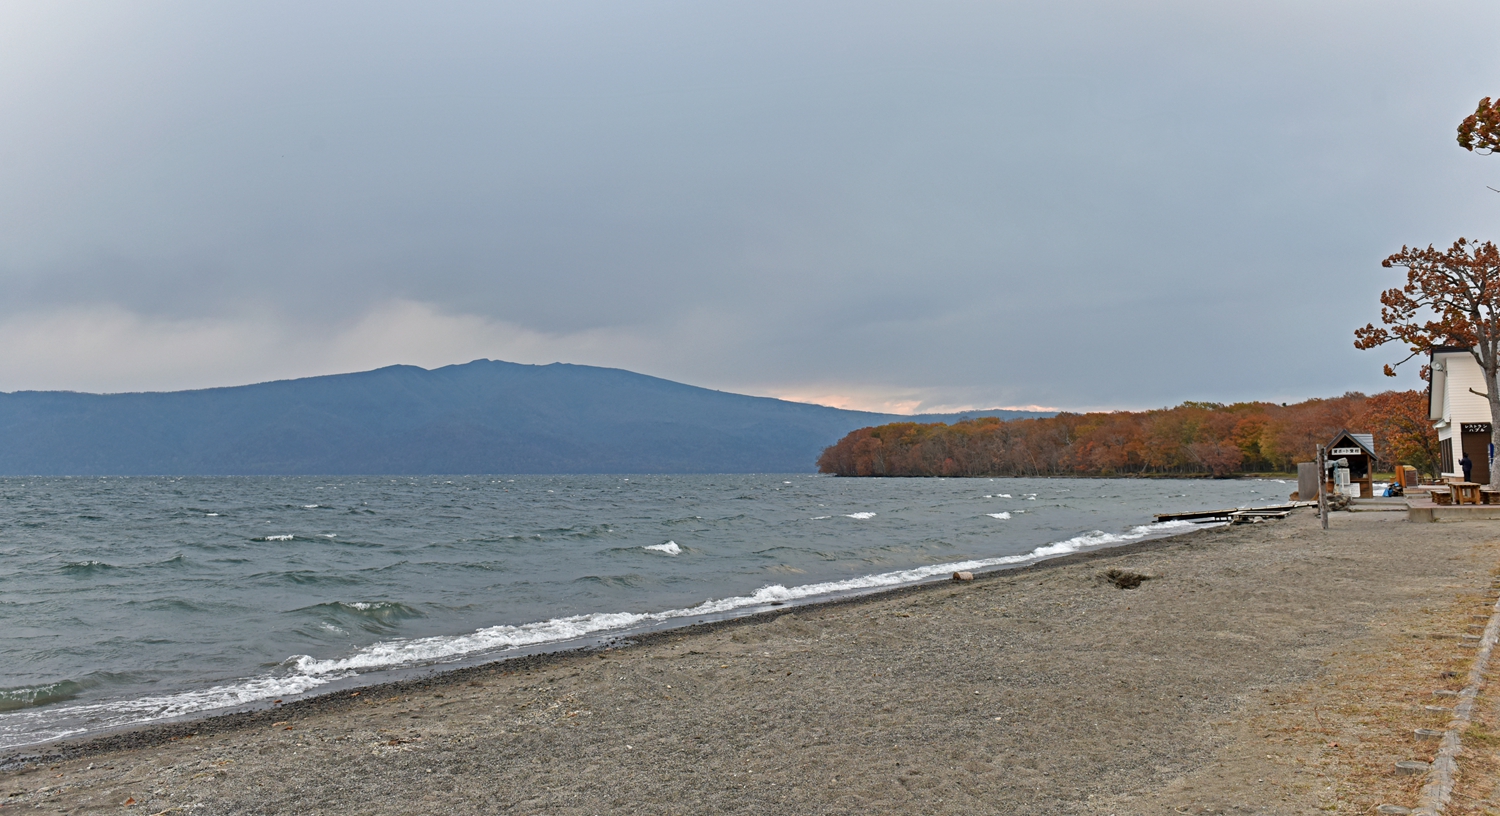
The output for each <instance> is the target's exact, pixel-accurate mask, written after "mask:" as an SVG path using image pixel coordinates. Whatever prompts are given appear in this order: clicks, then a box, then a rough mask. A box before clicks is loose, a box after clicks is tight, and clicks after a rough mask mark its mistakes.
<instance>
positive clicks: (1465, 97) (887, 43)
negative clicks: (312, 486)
mask: <svg viewBox="0 0 1500 816" xmlns="http://www.w3.org/2000/svg"><path fill="white" fill-rule="evenodd" d="M0 23H3V24H0V155H3V156H4V157H5V158H4V161H3V162H0V286H3V287H4V292H5V296H4V297H3V298H0V348H3V349H4V351H3V352H0V390H17V389H26V388H59V387H61V388H73V389H80V390H109V391H115V390H140V389H163V388H182V387H196V386H206V385H223V384H231V383H241V382H251V381H256V380H261V379H269V378H275V377H288V376H302V375H307V374H316V373H332V372H336V371H346V370H355V369H360V368H370V367H375V366H378V365H385V364H390V363H398V362H404V363H415V364H420V365H426V366H434V365H441V364H446V363H454V362H465V361H467V360H469V359H472V358H475V357H491V358H496V359H508V360H517V361H521V362H550V361H552V360H564V361H568V362H579V363H591V364H599V365H613V366H621V367H625V368H630V369H633V370H637V371H642V372H645V373H650V374H656V375H659V376H665V377H670V378H673V379H678V380H683V381H686V382H691V383H695V384H700V385H707V386H711V387H717V388H723V389H727V390H737V391H745V392H751V393H762V394H775V395H786V396H793V397H797V398H805V399H820V400H824V401H830V402H837V403H840V404H848V405H858V406H868V407H882V406H890V407H899V408H905V409H916V408H919V407H921V408H933V407H942V406H949V407H951V406H992V405H1028V404H1039V405H1054V406H1063V407H1075V408H1084V407H1146V406H1155V405H1163V404H1169V403H1175V402H1177V401H1180V400H1183V399H1207V400H1219V401H1228V400H1238V399H1275V400H1278V401H1280V400H1288V399H1299V398H1302V397H1306V396H1315V395H1329V394H1336V393H1340V392H1342V391H1344V390H1347V389H1361V390H1367V391H1368V390H1379V389H1383V388H1386V387H1389V386H1390V385H1392V383H1391V381H1388V380H1385V379H1384V378H1382V377H1381V376H1380V375H1379V368H1380V363H1381V362H1382V361H1383V358H1380V357H1378V356H1377V355H1375V354H1371V353H1362V352H1356V351H1355V350H1354V349H1353V348H1352V346H1351V339H1352V337H1351V332H1352V329H1353V328H1354V327H1355V326H1356V325H1363V324H1364V322H1366V321H1368V320H1370V319H1372V318H1374V317H1375V316H1376V314H1377V301H1376V295H1377V291H1378V289H1379V288H1381V287H1382V286H1384V285H1389V284H1390V283H1391V282H1393V281H1394V278H1393V277H1392V275H1391V273H1388V272H1384V271H1382V270H1381V269H1380V268H1379V261H1380V259H1381V258H1382V257H1384V256H1385V255H1387V254H1389V253H1390V252H1393V251H1395V250H1396V249H1398V248H1399V247H1400V246H1401V245H1402V244H1403V243H1423V244H1425V243H1428V242H1436V243H1446V242H1448V241H1451V240H1452V239H1453V238H1455V237H1457V236H1458V235H1460V234H1463V235H1469V236H1477V237H1483V238H1489V237H1500V230H1497V229H1496V227H1497V226H1500V196H1497V195H1496V194H1494V193H1491V192H1489V191H1487V190H1486V189H1485V185H1486V184H1487V183H1488V184H1492V185H1494V186H1500V157H1496V158H1492V159H1488V160H1486V159H1484V158H1480V157H1476V156H1473V155H1470V154H1468V153H1465V152H1464V151H1462V150H1461V149H1459V148H1458V147H1457V145H1456V144H1455V143H1454V141H1453V133H1454V129H1455V127H1456V125H1457V123H1458V121H1459V120H1460V119H1461V118H1462V117H1463V116H1464V115H1465V114H1466V113H1468V112H1469V111H1471V110H1472V109H1473V107H1474V105H1475V103H1476V102H1477V100H1478V98H1479V97H1480V96H1485V95H1495V94H1500V54H1497V52H1496V50H1495V49H1494V48H1493V31H1494V30H1496V24H1497V23H1500V8H1496V7H1495V6H1493V4H1486V3H1479V2H1466V3H1433V4H1420V5H1419V4H1408V3H1372V2H1359V3H1355V2H1341V3H1335V2H1329V3H1316V4H1308V3H1304V2H1297V3H1292V2H1287V3H1270V2H1256V3H1241V4H1205V3H1199V2H1178V3H1172V2H1133V3H1132V2H1125V3H1121V2H1071V3H1069V2H1047V3H993V2H987V3H921V4H916V3H904V4H892V3H884V4H882V3H874V2H857V3H855V2H849V3H837V2H822V3H820V2H806V1H805V0H803V1H802V2H796V3H781V2H765V1H764V0H763V1H762V2H756V3H743V4H737V5H729V6H725V5H724V4H702V3H686V2H682V3H672V2H655V3H618V2H609V3H604V2H598V3H586V2H577V3H567V2H563V3H527V4H492V3H483V4H458V3H450V4H439V5H438V6H436V7H434V6H433V5H432V4H408V5H395V4H371V3H343V4H340V3H323V4H303V3H284V4H276V3H256V4H230V3H200V2H195V3H186V2H184V3H136V4H119V3H112V2H110V3H104V2H100V3H93V4H86V3H72V4H58V3H51V2H46V3H0ZM1396 384H1398V385H1402V386H1404V387H1412V386H1413V385H1415V384H1416V383H1415V380H1414V378H1404V379H1402V380H1400V381H1399V382H1398V383H1396Z"/></svg>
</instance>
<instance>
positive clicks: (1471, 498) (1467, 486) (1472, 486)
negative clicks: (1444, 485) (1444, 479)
mask: <svg viewBox="0 0 1500 816" xmlns="http://www.w3.org/2000/svg"><path fill="white" fill-rule="evenodd" d="M1480 487H1481V485H1480V484H1479V483H1478V482H1449V483H1448V490H1449V491H1450V492H1451V493H1452V494H1453V503H1454V504H1479V488H1480Z"/></svg>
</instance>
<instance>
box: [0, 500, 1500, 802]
mask: <svg viewBox="0 0 1500 816" xmlns="http://www.w3.org/2000/svg"><path fill="white" fill-rule="evenodd" d="M1333 522H1334V523H1333V525H1332V529H1330V530H1329V531H1326V532H1325V531H1322V530H1320V529H1319V525H1318V522H1317V519H1315V518H1314V517H1313V516H1312V513H1311V512H1308V511H1298V512H1296V513H1294V514H1293V515H1292V516H1291V517H1289V518H1288V519H1286V520H1284V521H1277V522H1266V523H1261V524H1253V525H1241V526H1234V527H1228V526H1223V527H1215V528H1210V529H1205V530H1195V531H1193V532H1190V533H1186V534H1183V535H1178V536H1172V537H1166V538H1157V539H1151V540H1146V541H1138V542H1131V543H1128V544H1122V545H1120V546H1117V547H1112V548H1105V549H1099V550H1092V551H1088V552H1080V553H1073V554H1069V555H1065V556H1060V557H1057V558H1052V559H1048V560H1045V561H1042V562H1038V563H1033V564H1028V565H1025V566H1021V567H1017V568H1012V569H1005V570H994V571H990V572H988V573H984V574H980V575H976V578H975V580H974V581H973V582H964V583H931V584H920V585H914V586H903V587H895V588H891V589H888V590H885V591H881V592H876V593H869V594H864V595H860V596H856V597H851V598H840V599H831V600H826V601H822V602H817V603H809V604H804V605H801V606H797V607H792V608H778V609H775V610H771V611H769V612H764V613H761V614H758V615H755V616H744V617H738V618H733V619H729V620H723V621H716V622H713V623H708V624H701V625H692V626H688V627H683V628H677V629H672V630H669V631H663V632H656V633H650V634H647V635H644V636H641V637H638V638H631V639H630V640H631V642H630V643H629V644H628V645H623V647H622V648H615V649H608V650H594V651H589V650H571V651H560V652H551V653H547V654H540V655H533V656H528V657H522V658H515V659H511V660H506V661H500V662H494V663H488V664H484V665H479V666H474V667H469V668H463V669H458V670H455V671H449V672H441V673H440V672H434V673H432V674H431V675H429V676H424V677H415V678H410V679H407V680H403V681H400V682H397V683H390V684H384V685H379V686H371V687H367V688H365V689H361V690H360V691H359V692H357V693H355V692H348V693H343V694H325V695H318V696H313V697H309V698H305V699H302V700H298V701H295V702H292V703H289V704H286V705H283V706H280V707H278V708H275V709H270V710H264V711H258V712H247V713H240V714H231V715H222V716H217V717H210V718H205V719H196V720H192V721H187V722H179V723H171V724H162V725H154V726H146V727H142V728H135V729H130V730H126V731H121V732H115V733H111V734H108V735H104V736H101V737H98V738H95V739H92V740H76V741H69V740H63V741H60V742H57V743H52V744H50V745H49V746H47V747H46V750H45V751H30V752H28V753H31V754H33V755H34V756H33V757H32V758H31V759H32V761H30V762H27V763H26V764H25V765H24V766H22V767H18V766H16V765H12V766H11V768H10V770H6V771H3V772H0V792H3V793H4V795H3V796H0V809H5V808H15V809H17V810H19V809H26V810H27V811H28V812H31V811H32V810H35V809H40V810H41V811H42V812H78V811H79V810H83V811H89V810H93V809H96V808H109V809H114V808H118V807H119V806H121V805H127V806H130V807H135V806H137V805H138V806H140V810H141V812H146V813H157V812H178V811H184V812H191V811H194V810H197V809H200V808H207V809H208V810H206V811H204V812H212V813H216V814H219V813H222V814H242V813H243V814H249V813H278V814H279V813H298V812H307V811H308V810H316V811H319V812H326V813H350V814H354V813H358V814H362V815H363V814H382V815H383V814H397V813H410V812H414V811H422V812H446V813H462V814H470V813H472V814H481V813H483V814H489V813H494V812H496V811H501V810H504V811H506V812H512V813H526V814H531V813H538V814H540V813H548V814H552V813H561V814H580V816H582V815H584V814H593V813H606V812H641V811H645V812H725V813H757V814H759V813H787V814H804V813H809V812H820V813H851V814H852V813H867V812H880V811H887V812H888V811H893V810H900V811H908V812H924V813H944V814H946V813H953V814H960V813H962V814H970V813H1017V812H1024V813H1037V814H1051V813H1056V814H1090V816H1107V814H1114V815H1115V816H1127V814H1143V815H1144V814H1157V813H1164V812H1181V813H1205V814H1206V813H1223V812H1246V813H1274V814H1281V813H1285V814H1302V813H1308V812H1316V811H1323V812H1342V813H1367V812H1370V811H1371V810H1373V808H1374V806H1375V805H1376V804H1380V803H1387V802H1389V803H1396V804H1402V805H1407V806H1411V805H1413V804H1415V796H1416V793H1417V788H1418V787H1419V786H1420V784H1421V782H1422V778H1421V777H1419V776H1399V775H1397V774H1396V773H1395V772H1394V763H1395V762H1396V761H1397V760H1411V759H1416V760H1424V761H1425V760H1430V759H1431V757H1430V756H1427V755H1425V754H1424V752H1426V753H1430V752H1431V751H1432V750H1435V745H1434V744H1431V743H1423V742H1420V741H1417V742H1414V741H1413V739H1412V733H1413V732H1412V729H1413V728H1423V727H1431V724H1432V719H1433V717H1434V716H1435V715H1434V714H1433V713H1432V712H1431V711H1430V710H1429V709H1426V708H1424V706H1430V705H1431V704H1432V703H1433V702H1435V701H1436V700H1435V699H1434V698H1433V697H1431V696H1429V695H1430V691H1431V690H1432V689H1444V688H1448V687H1450V686H1454V684H1461V683H1462V680H1461V679H1457V680H1455V679H1452V677H1458V678H1461V677H1462V676H1463V670H1464V666H1465V665H1467V664H1466V663H1465V662H1464V661H1466V660H1472V657H1473V650H1472V649H1470V650H1465V649H1463V648H1462V646H1463V643H1464V642H1465V641H1463V639H1462V638H1460V636H1459V634H1457V633H1461V632H1462V631H1463V630H1464V626H1465V623H1466V622H1467V619H1468V617H1469V615H1468V613H1469V612H1470V611H1472V607H1473V605H1474V602H1475V601H1476V599H1482V598H1485V597H1489V596H1488V593H1489V592H1490V590H1489V587H1490V585H1491V583H1492V582H1493V578H1494V576H1495V574H1496V573H1500V569H1497V567H1500V541H1497V535H1496V530H1495V528H1492V527H1490V526H1489V525H1485V524H1483V523H1480V524H1465V523H1458V524H1445V525H1414V524H1408V523H1406V522H1404V521H1403V520H1402V519H1401V518H1398V517H1396V514H1386V513H1356V514H1337V515H1336V516H1335V517H1334V518H1333ZM1110 570H1120V571H1126V572H1132V573H1136V574H1138V575H1140V576H1143V577H1144V580H1143V581H1142V583H1140V584H1139V585H1138V586H1137V587H1136V588H1134V589H1125V588H1122V587H1121V586H1120V585H1118V584H1116V583H1114V582H1112V581H1110V580H1108V576H1109V571H1110ZM1117 574H1118V573H1117ZM1454 690H1456V686H1454ZM1439 699H1440V698H1439ZM1488 705H1490V703H1484V704H1483V705H1482V706H1481V708H1483V707H1485V706H1488ZM1481 753H1483V752H1481ZM10 757H11V759H13V760H14V759H17V757H16V755H15V754H11V755H10ZM1480 759H1482V758H1476V759H1474V760H1472V761H1480ZM1469 761H1471V760H1470V759H1461V760H1460V762H1461V763H1463V762H1469ZM1477 770H1478V772H1477V773H1471V774H1468V775H1463V774H1461V775H1460V777H1459V779H1460V787H1461V789H1462V790H1461V791H1460V793H1463V794H1464V795H1465V796H1469V797H1471V798H1476V800H1477V798H1485V797H1488V796H1489V795H1490V792H1489V789H1488V788H1484V789H1482V790H1481V789H1477V788H1475V787H1474V786H1476V785H1481V784H1492V783H1491V782H1487V781H1486V780H1488V779H1489V778H1490V777H1491V776H1494V775H1493V774H1488V773H1487V772H1486V769H1485V768H1483V767H1480V768H1478V769H1477ZM1464 786H1469V787H1467V788H1465V787H1464ZM1465 801H1467V800H1465ZM1476 812H1477V811H1476Z"/></svg>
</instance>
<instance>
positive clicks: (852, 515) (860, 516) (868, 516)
mask: <svg viewBox="0 0 1500 816" xmlns="http://www.w3.org/2000/svg"><path fill="white" fill-rule="evenodd" d="M846 518H852V519H859V520H861V521H863V520H865V519H872V518H875V514H874V513H850V514H848V515H847V516H846Z"/></svg>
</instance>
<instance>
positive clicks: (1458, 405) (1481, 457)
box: [1433, 352, 1490, 482]
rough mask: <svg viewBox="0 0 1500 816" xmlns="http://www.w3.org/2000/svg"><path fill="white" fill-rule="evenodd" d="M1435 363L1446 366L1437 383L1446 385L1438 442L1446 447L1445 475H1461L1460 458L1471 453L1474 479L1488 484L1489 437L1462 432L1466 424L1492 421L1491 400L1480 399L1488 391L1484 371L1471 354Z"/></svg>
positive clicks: (1442, 356) (1445, 356) (1446, 357)
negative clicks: (1465, 453) (1466, 453)
mask: <svg viewBox="0 0 1500 816" xmlns="http://www.w3.org/2000/svg"><path fill="white" fill-rule="evenodd" d="M1433 363H1435V364H1437V365H1441V366H1442V367H1443V376H1442V377H1441V378H1440V379H1439V380H1436V381H1435V382H1441V383H1442V386H1443V389H1442V419H1441V420H1439V421H1438V422H1437V432H1438V443H1439V444H1440V445H1441V446H1442V448H1443V460H1444V461H1443V475H1444V476H1462V475H1463V471H1462V470H1461V469H1460V468H1459V466H1458V459H1459V457H1460V456H1461V455H1462V454H1463V453H1464V452H1468V454H1469V459H1470V460H1471V461H1473V463H1474V473H1473V478H1474V479H1475V481H1479V482H1487V481H1489V456H1488V453H1489V441H1490V440H1489V436H1488V434H1475V433H1463V432H1462V426H1463V425H1464V424H1465V423H1488V422H1489V421H1490V404H1489V401H1488V400H1486V399H1485V398H1484V397H1482V396H1480V394H1483V393H1484V391H1485V385H1484V369H1482V368H1480V367H1479V363H1477V362H1475V361H1474V357H1473V356H1472V355H1470V354H1469V353H1468V352H1461V353H1448V354H1439V355H1435V356H1434V359H1433ZM1470 389H1472V390H1470ZM1475 391H1477V392H1479V393H1478V394H1476V393H1474V392H1475ZM1434 413H1436V412H1434Z"/></svg>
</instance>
